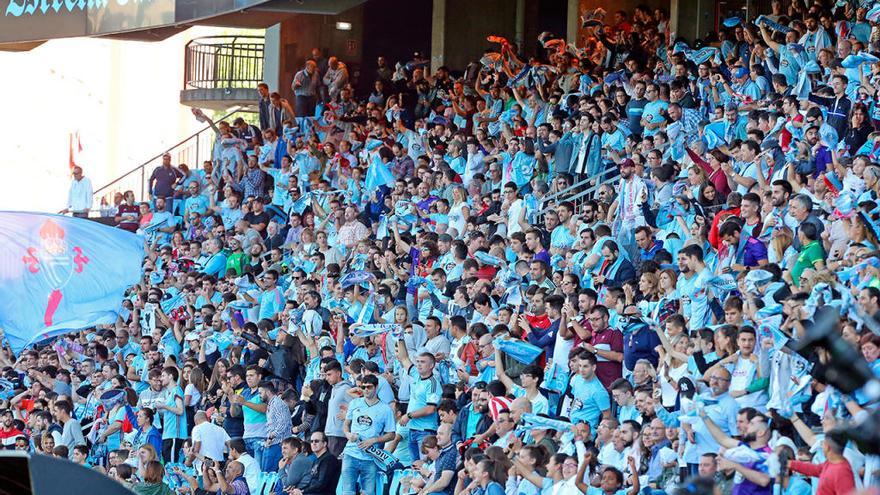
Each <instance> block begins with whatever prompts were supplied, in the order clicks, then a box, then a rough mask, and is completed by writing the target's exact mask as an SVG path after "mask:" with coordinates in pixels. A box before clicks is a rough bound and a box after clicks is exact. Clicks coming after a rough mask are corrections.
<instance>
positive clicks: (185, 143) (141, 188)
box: [92, 108, 244, 212]
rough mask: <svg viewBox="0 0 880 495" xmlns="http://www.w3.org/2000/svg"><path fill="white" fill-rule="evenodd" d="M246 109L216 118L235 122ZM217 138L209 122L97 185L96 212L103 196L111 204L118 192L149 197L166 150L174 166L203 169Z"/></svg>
mask: <svg viewBox="0 0 880 495" xmlns="http://www.w3.org/2000/svg"><path fill="white" fill-rule="evenodd" d="M242 113H244V112H242V110H241V109H240V108H236V109H235V110H233V111H231V112H229V113H227V114H226V115H224V116H222V117H219V118H216V119H214V121H215V122H220V121H221V120H226V121H228V122H230V123H231V120H232V118H233V117H234V116H237V115H238V114H242ZM215 140H216V137H215V134H214V130H213V129H211V127H210V126H205V127H204V128H203V129H201V130H199V131H198V132H196V133H195V134H192V135H190V136H188V137H186V138H185V139H183V140H182V141H180V142H179V143H177V144H175V145H174V146H171V147H170V148H168V149H165V150H163V151H162V152H160V153H158V154H157V155H155V156H153V157H151V158H150V159H148V160H147V161H145V162H143V163H141V164H139V165H137V166H136V167H134V168H133V169H131V170H129V171H128V172H126V173H124V174H122V175H120V176H119V177H117V178H115V179H113V180H112V181H110V182H109V183H107V184H105V185H103V186H101V187H99V188H98V189H95V191H94V199H93V206H92V212H98V211H100V205H101V198H106V199H107V204H109V205H113V196H114V195H115V194H116V193H125V191H134V196H135V198H136V199H137V200H138V201H139V202H140V201H148V200H149V191H148V189H149V184H148V181H149V179H150V175H151V174H152V173H153V169H155V168H156V167H158V166H160V165H162V156H163V155H165V154H166V153H168V154H170V155H171V163H172V164H173V165H174V166H177V165H179V164H181V163H185V164H186V165H187V166H188V167H189V168H190V170H199V169H201V168H202V162H204V161H206V160H210V159H211V157H212V153H213V149H214V142H215Z"/></svg>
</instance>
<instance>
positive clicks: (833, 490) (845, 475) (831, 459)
mask: <svg viewBox="0 0 880 495" xmlns="http://www.w3.org/2000/svg"><path fill="white" fill-rule="evenodd" d="M846 443H847V438H846V437H844V436H843V435H841V434H839V433H835V432H829V433H828V434H826V436H825V439H824V440H822V453H823V454H825V459H826V461H825V462H823V463H822V464H812V463H809V462H804V461H796V460H791V461H789V463H788V467H789V468H790V469H791V470H792V471H794V472H796V473H801V474H804V475H807V476H812V477H814V478H819V488H818V489H817V490H816V493H817V494H818V495H845V494H847V493H852V491H853V490H855V488H856V486H855V481H854V479H853V469H852V466H850V464H849V461H848V460H847V459H846V457H844V456H843V449H844V448H845V447H846Z"/></svg>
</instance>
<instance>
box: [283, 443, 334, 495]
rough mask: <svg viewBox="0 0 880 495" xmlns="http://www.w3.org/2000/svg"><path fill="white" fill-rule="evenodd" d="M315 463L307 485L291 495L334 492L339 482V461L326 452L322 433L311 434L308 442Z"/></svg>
mask: <svg viewBox="0 0 880 495" xmlns="http://www.w3.org/2000/svg"><path fill="white" fill-rule="evenodd" d="M309 442H310V443H311V446H312V453H313V454H315V463H314V464H313V465H312V470H311V471H310V473H309V483H308V484H307V485H306V486H305V487H304V488H303V489H302V490H300V489H294V490H291V492H290V493H291V495H326V494H327V493H335V492H336V484H337V483H338V482H339V468H340V466H339V459H337V458H336V457H334V456H333V454H331V453H330V451H329V450H327V436H326V435H324V433H323V432H320V431H316V432H314V433H312V436H311V439H310V440H309Z"/></svg>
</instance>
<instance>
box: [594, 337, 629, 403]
mask: <svg viewBox="0 0 880 495" xmlns="http://www.w3.org/2000/svg"><path fill="white" fill-rule="evenodd" d="M590 345H592V346H593V347H594V348H598V350H606V351H609V350H610V351H613V352H621V353H622V352H623V333H622V332H621V331H620V330H614V329H613V328H610V327H609V328H606V329H605V330H602V331H601V332H594V333H593V338H592V339H590ZM596 359H598V360H599V362H598V363H597V364H596V376H597V377H598V378H599V381H600V382H602V385H604V386H605V388H609V387H611V384H612V383H614V380H617V379H618V378H620V377H622V376H623V363H622V362H620V361H607V360H604V358H602V357H599V355H598V354H596Z"/></svg>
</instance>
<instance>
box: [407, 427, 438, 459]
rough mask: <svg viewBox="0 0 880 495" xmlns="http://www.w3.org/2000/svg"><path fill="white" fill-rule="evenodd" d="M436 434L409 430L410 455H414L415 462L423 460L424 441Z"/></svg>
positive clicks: (428, 431) (427, 431) (429, 431)
mask: <svg viewBox="0 0 880 495" xmlns="http://www.w3.org/2000/svg"><path fill="white" fill-rule="evenodd" d="M436 434H437V432H435V431H431V430H409V453H410V454H411V455H412V458H413V461H417V460H419V459H421V458H422V450H421V445H422V440H424V439H425V437H427V436H430V435H436Z"/></svg>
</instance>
